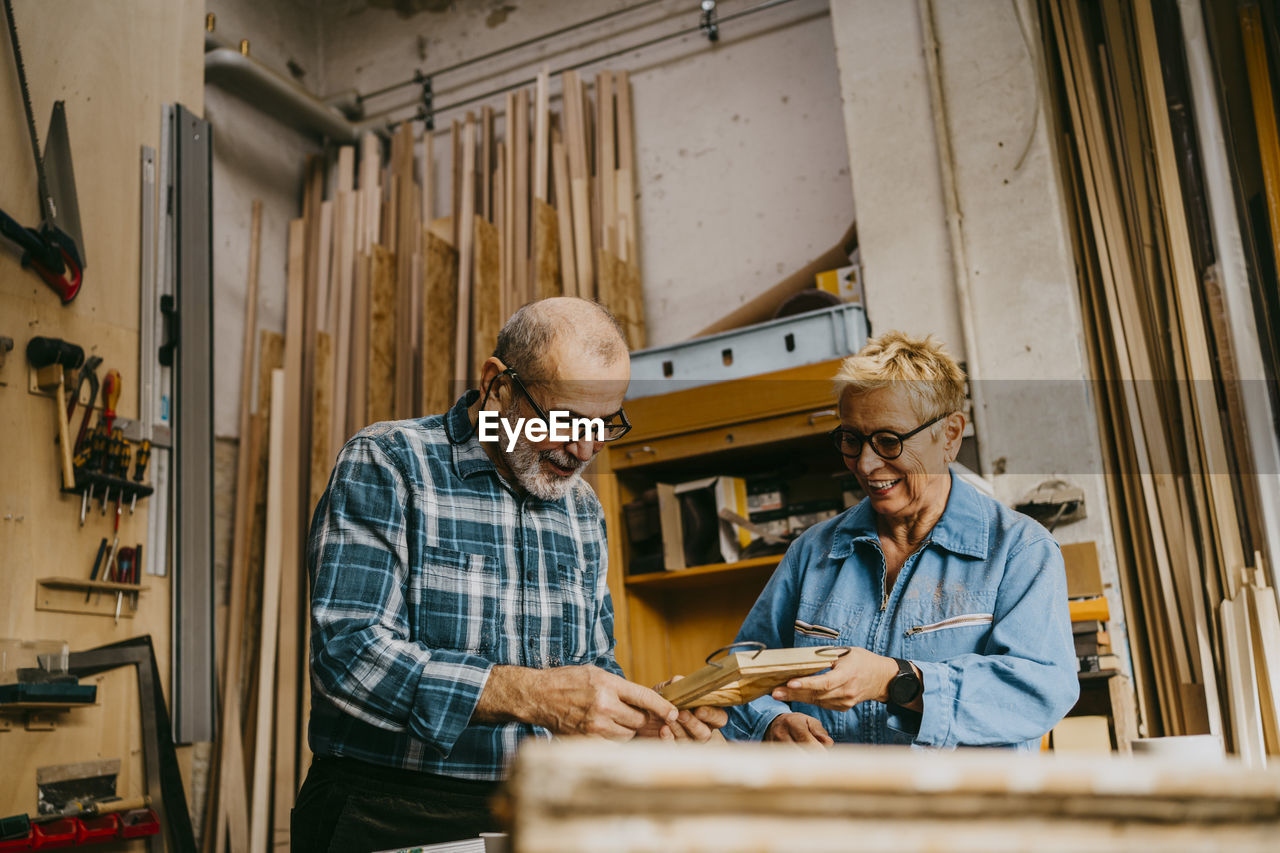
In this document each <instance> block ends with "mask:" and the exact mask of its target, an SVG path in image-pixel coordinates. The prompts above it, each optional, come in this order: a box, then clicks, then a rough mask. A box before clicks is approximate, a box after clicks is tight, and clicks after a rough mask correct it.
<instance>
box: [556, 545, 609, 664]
mask: <svg viewBox="0 0 1280 853" xmlns="http://www.w3.org/2000/svg"><path fill="white" fill-rule="evenodd" d="M556 581H557V587H558V589H559V593H560V596H559V597H560V620H559V622H560V627H559V629H558V630H554V629H553V630H552V632H551V633H552V636H553V637H556V636H558V637H559V640H560V643H559V646H560V647H559V649H555V648H553V649H552V650H551V653H552V656H553V661H552V663H551V665H552V666H558V665H559V664H561V663H564V664H583V663H590V662H591V661H593V660H594V659H595V658H596V656H597V655H599V654H600V653H602V652H604V651H605V650H604V649H597V648H595V647H594V639H595V621H596V613H595V610H596V597H595V588H594V581H595V579H594V578H593V577H592V576H590V575H588V574H586V573H584V572H581V571H579V570H578V569H576V568H574V567H573V566H569V565H560V566H558V567H557V571H556ZM556 656H558V657H559V658H560V660H558V661H557V660H554V658H555V657H556Z"/></svg>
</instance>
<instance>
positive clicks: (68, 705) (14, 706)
mask: <svg viewBox="0 0 1280 853" xmlns="http://www.w3.org/2000/svg"><path fill="white" fill-rule="evenodd" d="M97 704H98V703H97V701H93V702H0V714H3V713H5V712H7V711H68V710H70V709H72V708H91V707H93V706H94V705H97Z"/></svg>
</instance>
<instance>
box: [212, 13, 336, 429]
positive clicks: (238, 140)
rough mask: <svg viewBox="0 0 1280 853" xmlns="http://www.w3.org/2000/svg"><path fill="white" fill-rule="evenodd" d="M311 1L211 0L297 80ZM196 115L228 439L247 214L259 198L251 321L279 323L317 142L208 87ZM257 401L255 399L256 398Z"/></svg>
mask: <svg viewBox="0 0 1280 853" xmlns="http://www.w3.org/2000/svg"><path fill="white" fill-rule="evenodd" d="M312 7H313V4H310V3H304V2H275V3H269V4H261V3H253V2H250V0H210V2H209V4H208V7H207V8H208V11H210V12H213V13H214V14H215V15H216V34H217V35H218V36H219V37H220V38H221V39H223V40H225V41H227V42H229V43H231V44H233V45H238V44H239V42H240V40H241V39H242V38H245V39H248V40H249V46H250V52H251V54H252V55H253V56H254V57H255V58H257V59H259V60H261V61H262V62H263V63H265V64H266V65H268V66H269V67H271V68H272V69H274V70H276V71H278V72H279V73H281V74H283V75H286V76H289V73H290V72H289V71H288V64H289V62H290V61H292V62H294V63H296V64H297V66H299V67H300V68H302V69H303V70H305V71H306V75H305V76H304V77H303V78H302V79H301V82H302V84H303V85H305V86H308V87H312V86H315V85H319V84H320V79H319V78H320V74H319V70H320V64H321V63H320V58H319V57H320V48H319V26H318V22H317V16H316V15H315V14H314V9H313V8H312ZM205 118H206V119H208V120H209V122H210V124H211V125H212V126H213V244H214V262H213V284H214V290H213V311H214V317H213V330H214V355H215V358H216V364H215V367H214V386H215V387H214V392H215V393H214V420H213V426H214V434H215V435H216V436H218V437H220V438H222V437H235V436H236V435H237V434H238V432H239V417H240V362H241V359H240V354H241V341H242V336H243V334H244V316H245V288H246V284H247V281H248V269H249V242H250V240H249V233H250V215H251V210H252V205H253V200H254V199H260V200H261V201H262V204H263V214H262V245H261V261H260V264H259V276H258V327H259V328H265V329H272V330H275V331H283V329H284V307H285V306H284V294H285V264H286V259H287V257H288V245H287V237H288V231H289V221H290V220H291V219H294V218H296V217H297V216H299V214H300V211H301V198H302V181H303V175H304V169H305V165H306V158H307V155H308V154H314V153H318V152H319V151H320V146H319V143H318V141H316V140H312V139H309V138H307V137H305V136H303V135H301V134H299V133H298V132H297V131H295V130H293V129H292V128H289V127H287V126H285V125H284V124H282V123H280V122H279V121H277V120H276V119H275V118H274V117H272V116H271V115H269V114H268V113H265V112H263V111H261V110H259V109H257V108H256V107H254V106H252V105H251V104H249V103H247V102H246V101H244V100H242V99H240V98H238V97H236V96H234V95H231V94H229V93H227V92H225V91H223V90H222V89H220V88H218V87H217V86H206V87H205ZM255 399H256V397H255Z"/></svg>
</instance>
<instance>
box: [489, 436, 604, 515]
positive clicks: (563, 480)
mask: <svg viewBox="0 0 1280 853" xmlns="http://www.w3.org/2000/svg"><path fill="white" fill-rule="evenodd" d="M506 457H507V464H508V465H510V466H511V473H512V474H513V475H515V478H516V480H517V481H518V482H519V483H520V485H521V486H523V487H524V490H525V491H527V492H528V493H529V494H531V495H533V496H535V497H539V498H542V499H543V500H544V501H558V500H560V499H561V498H562V497H564V496H565V495H567V494H569V492H570V491H572V490H573V487H574V486H575V485H577V483H578V481H579V480H581V479H582V469H583V468H585V467H586V465H585V464H584V463H583V462H582V460H580V459H578V458H576V457H574V456H571V455H570V454H568V453H566V452H565V451H564V450H562V449H559V448H556V449H552V450H535V449H534V448H532V447H530V446H529V443H528V442H527V441H525V440H524V439H521V440H520V441H518V442H517V443H516V446H515V449H514V450H512V451H511V452H510V453H507V454H506ZM543 460H550V461H551V462H554V463H555V464H556V465H558V466H560V467H561V468H572V469H573V473H572V474H571V475H569V476H568V477H561V476H560V475H559V474H556V473H554V472H552V471H548V470H547V469H546V467H545V466H544V465H543V464H542V463H543Z"/></svg>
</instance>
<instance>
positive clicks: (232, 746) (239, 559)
mask: <svg viewBox="0 0 1280 853" xmlns="http://www.w3.org/2000/svg"><path fill="white" fill-rule="evenodd" d="M261 257H262V202H261V201H260V200H258V199H254V200H253V207H252V213H251V218H250V224H249V277H248V282H247V284H246V287H245V307H244V337H243V342H242V344H241V350H240V358H241V361H240V425H239V433H238V434H239V438H240V441H239V448H238V450H237V452H236V486H235V489H236V492H235V510H234V513H233V515H232V523H233V524H234V528H233V532H232V537H231V577H230V580H229V586H230V592H229V596H228V597H229V598H230V612H229V614H228V616H227V638H226V649H225V652H224V653H223V659H224V660H225V662H226V663H225V665H224V669H223V673H222V676H223V677H222V713H221V719H222V720H224V721H225V722H224V724H223V725H222V726H221V727H220V728H219V731H218V787H217V792H218V793H217V795H216V800H215V803H216V804H215V806H214V811H213V812H212V814H214V815H215V816H216V818H215V832H216V836H215V838H216V839H217V840H216V842H215V843H216V844H217V845H218V846H217V849H218V850H225V849H226V846H225V845H226V842H227V838H228V835H229V836H230V838H231V841H232V846H233V849H235V850H243V849H245V847H246V846H247V845H248V840H249V835H248V834H249V828H248V825H247V811H248V804H247V802H246V799H245V775H244V756H243V754H241V750H240V749H239V747H240V725H239V723H240V663H241V656H240V646H241V643H242V642H243V638H244V622H245V597H246V582H247V578H246V574H247V571H248V565H247V563H248V558H249V551H248V538H249V531H250V529H251V522H252V515H251V513H252V511H253V503H254V502H253V495H252V489H253V485H254V480H255V476H254V475H255V471H256V469H255V468H254V467H253V465H254V462H255V460H254V450H255V449H256V448H254V447H253V437H252V432H253V428H252V422H253V376H254V373H253V368H254V364H253V356H254V343H255V338H256V337H257V333H258V271H259V265H260V262H261ZM232 723H234V725H233V724H232Z"/></svg>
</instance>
